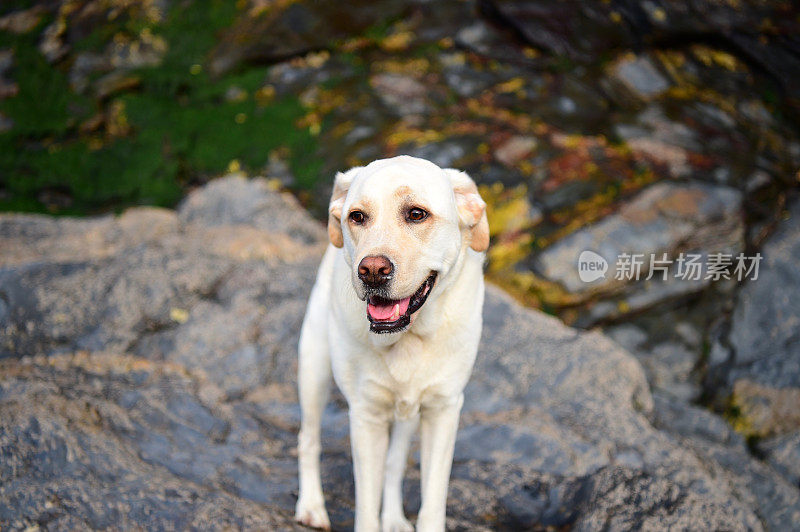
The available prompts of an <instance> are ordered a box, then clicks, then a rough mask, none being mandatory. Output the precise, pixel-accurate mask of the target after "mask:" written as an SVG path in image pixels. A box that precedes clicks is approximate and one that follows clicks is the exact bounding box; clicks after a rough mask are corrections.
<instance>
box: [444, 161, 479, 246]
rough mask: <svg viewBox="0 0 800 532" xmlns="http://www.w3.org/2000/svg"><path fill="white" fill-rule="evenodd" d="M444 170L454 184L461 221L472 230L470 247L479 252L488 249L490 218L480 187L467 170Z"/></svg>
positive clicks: (461, 223)
mask: <svg viewBox="0 0 800 532" xmlns="http://www.w3.org/2000/svg"><path fill="white" fill-rule="evenodd" d="M444 172H445V173H446V174H447V177H449V178H450V183H451V184H452V185H453V194H455V197H456V206H457V207H458V219H459V223H460V225H461V226H462V227H465V228H468V229H469V230H470V236H471V238H470V243H469V247H471V248H472V249H474V250H475V251H477V252H482V251H486V250H487V249H488V248H489V220H488V219H487V218H486V203H485V202H484V201H483V198H481V195H480V193H479V192H478V187H477V186H476V185H475V182H474V181H473V180H472V178H470V177H469V175H467V173H466V172H461V171H460V170H455V169H453V168H447V169H445V171H444Z"/></svg>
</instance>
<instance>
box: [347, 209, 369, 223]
mask: <svg viewBox="0 0 800 532" xmlns="http://www.w3.org/2000/svg"><path fill="white" fill-rule="evenodd" d="M349 218H350V221H351V222H353V223H354V224H358V225H361V224H363V223H364V221H365V220H366V219H367V215H366V214H364V213H363V212H361V211H353V212H351V213H350V216H349Z"/></svg>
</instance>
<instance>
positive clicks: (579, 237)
mask: <svg viewBox="0 0 800 532" xmlns="http://www.w3.org/2000/svg"><path fill="white" fill-rule="evenodd" d="M743 245H744V244H743V221H742V216H741V194H740V193H739V192H738V191H736V190H733V189H730V188H726V187H720V186H711V185H705V184H698V183H693V184H678V183H669V182H660V183H657V184H655V185H653V186H651V187H649V188H647V189H645V190H644V191H643V192H641V193H640V194H639V195H638V196H636V197H635V198H634V199H633V200H631V201H630V202H629V203H627V204H625V205H623V206H622V208H621V209H620V210H619V212H618V213H616V214H614V215H611V216H609V217H607V218H605V219H603V220H601V221H600V222H598V223H596V224H594V225H592V226H589V227H586V228H583V229H581V230H579V231H577V232H576V233H573V234H571V235H569V236H567V237H566V238H564V239H563V240H560V241H558V242H556V243H555V244H554V245H552V246H550V247H549V248H547V249H545V250H544V251H543V252H542V253H541V254H540V255H539V256H538V257H537V259H536V262H535V265H536V267H537V269H539V270H540V271H541V272H542V274H543V275H544V276H545V277H547V278H548V279H551V280H553V281H557V282H560V283H561V284H563V285H564V287H565V288H566V289H567V290H569V291H570V292H575V293H581V292H589V291H592V292H599V291H605V292H607V291H610V290H612V289H614V288H616V287H618V286H620V284H622V283H621V282H620V281H619V280H616V279H615V272H614V270H615V265H616V264H617V259H618V257H619V256H620V255H622V254H624V253H625V254H629V255H632V254H642V255H643V258H644V261H645V262H644V264H643V265H642V267H641V272H642V276H641V279H644V278H645V277H646V274H645V272H647V271H648V269H649V260H650V256H651V255H655V256H656V259H659V258H661V254H663V253H667V255H668V259H671V260H673V261H674V260H675V259H677V257H678V252H679V251H686V252H690V251H702V252H704V253H729V254H731V253H736V252H738V251H741V250H742V249H743ZM584 250H590V251H594V252H595V253H598V254H599V255H600V256H601V257H603V259H605V260H606V261H607V263H608V265H609V270H608V272H607V273H606V275H605V277H602V278H599V279H597V280H595V281H594V282H586V283H584V282H583V281H581V279H580V277H579V275H578V257H579V255H580V254H581V252H583V251H584ZM565 265H569V267H565ZM658 275H661V274H658ZM667 277H668V278H674V276H673V275H668V276H667ZM702 278H703V279H704V278H705V270H704V271H703V275H702ZM676 283H677V285H678V288H679V289H680V288H681V287H683V286H684V284H685V283H684V281H683V280H681V281H679V282H678V281H676ZM682 283H683V284H682ZM701 286H702V283H701Z"/></svg>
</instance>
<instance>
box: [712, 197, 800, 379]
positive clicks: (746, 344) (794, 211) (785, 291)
mask: <svg viewBox="0 0 800 532" xmlns="http://www.w3.org/2000/svg"><path fill="white" fill-rule="evenodd" d="M761 255H762V256H763V260H762V262H761V264H760V268H759V275H758V279H757V280H755V281H748V282H747V283H746V284H745V286H744V287H743V288H742V290H741V291H740V292H739V294H738V301H737V304H736V309H735V311H734V314H733V320H732V323H731V329H730V330H731V332H730V345H731V347H732V348H733V351H734V360H733V365H732V367H730V369H729V373H728V374H729V376H728V382H729V383H731V384H732V383H733V382H734V381H735V380H737V379H742V378H747V379H750V380H753V381H755V382H758V383H760V384H763V385H765V386H771V387H777V388H782V387H794V388H800V336H798V332H797V331H798V327H800V307H798V305H797V301H798V299H800V270H798V268H797V265H798V261H800V202H794V204H792V205H791V206H790V207H789V209H788V218H787V219H786V220H784V221H783V222H782V223H781V224H780V225H779V226H778V230H777V231H776V232H775V234H774V235H772V236H771V237H770V238H769V239H768V241H767V242H766V244H765V245H764V247H763V249H762V250H761Z"/></svg>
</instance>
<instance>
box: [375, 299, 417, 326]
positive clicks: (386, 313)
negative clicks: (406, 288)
mask: <svg viewBox="0 0 800 532" xmlns="http://www.w3.org/2000/svg"><path fill="white" fill-rule="evenodd" d="M410 301H411V298H410V297H407V298H405V299H398V300H397V301H392V303H390V304H387V305H373V304H372V303H367V311H368V312H369V315H370V316H372V319H373V320H388V321H394V320H396V319H398V318H399V317H400V316H402V315H403V314H405V313H406V311H407V310H408V303H409V302H410Z"/></svg>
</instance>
